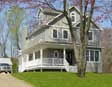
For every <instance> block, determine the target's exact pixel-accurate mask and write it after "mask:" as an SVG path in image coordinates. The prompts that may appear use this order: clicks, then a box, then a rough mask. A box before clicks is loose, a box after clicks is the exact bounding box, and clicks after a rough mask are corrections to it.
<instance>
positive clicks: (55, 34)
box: [53, 30, 57, 38]
mask: <svg viewBox="0 0 112 87" xmlns="http://www.w3.org/2000/svg"><path fill="white" fill-rule="evenodd" d="M53 38H57V30H53Z"/></svg>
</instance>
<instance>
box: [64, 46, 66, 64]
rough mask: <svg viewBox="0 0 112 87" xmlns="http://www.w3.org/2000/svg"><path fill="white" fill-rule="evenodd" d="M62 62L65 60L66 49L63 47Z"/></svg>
mask: <svg viewBox="0 0 112 87" xmlns="http://www.w3.org/2000/svg"><path fill="white" fill-rule="evenodd" d="M63 60H64V61H63V62H64V65H65V60H66V49H65V48H64V49H63Z"/></svg>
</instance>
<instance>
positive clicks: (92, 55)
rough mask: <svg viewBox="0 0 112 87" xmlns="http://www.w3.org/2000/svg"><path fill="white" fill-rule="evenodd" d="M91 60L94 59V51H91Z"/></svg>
mask: <svg viewBox="0 0 112 87" xmlns="http://www.w3.org/2000/svg"><path fill="white" fill-rule="evenodd" d="M90 61H94V51H92V50H91V51H90Z"/></svg>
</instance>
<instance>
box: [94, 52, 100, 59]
mask: <svg viewBox="0 0 112 87" xmlns="http://www.w3.org/2000/svg"><path fill="white" fill-rule="evenodd" d="M95 61H99V51H95Z"/></svg>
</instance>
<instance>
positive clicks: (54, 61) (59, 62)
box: [42, 58, 64, 66]
mask: <svg viewBox="0 0 112 87" xmlns="http://www.w3.org/2000/svg"><path fill="white" fill-rule="evenodd" d="M42 65H43V66H63V65H64V59H63V58H43V59H42Z"/></svg>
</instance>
